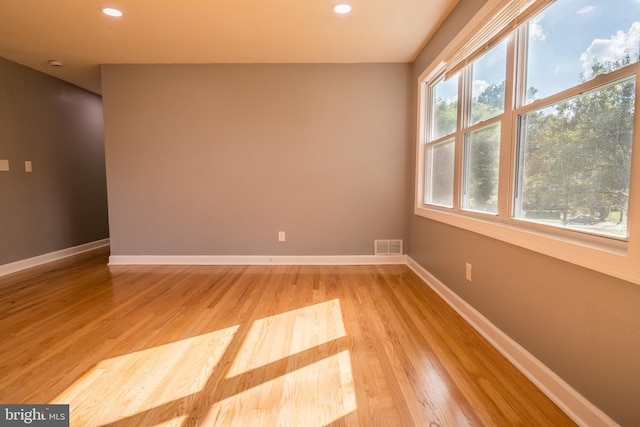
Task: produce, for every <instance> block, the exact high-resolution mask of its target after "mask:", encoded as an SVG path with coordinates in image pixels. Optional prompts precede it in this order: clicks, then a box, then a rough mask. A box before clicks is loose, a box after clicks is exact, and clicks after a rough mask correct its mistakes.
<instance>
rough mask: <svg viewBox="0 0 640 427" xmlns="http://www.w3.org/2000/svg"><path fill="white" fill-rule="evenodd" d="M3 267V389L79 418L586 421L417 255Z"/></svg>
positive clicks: (219, 422) (301, 422) (242, 422)
mask: <svg viewBox="0 0 640 427" xmlns="http://www.w3.org/2000/svg"><path fill="white" fill-rule="evenodd" d="M107 256H108V253H107V252H106V251H105V250H101V251H95V252H92V253H90V254H87V255H84V256H80V257H76V258H72V259H68V260H64V261H58V262H55V263H51V264H48V265H46V266H42V267H38V268H35V269H31V270H28V271H25V272H20V273H16V274H13V275H10V276H5V277H2V278H0V337H1V341H0V372H2V375H1V376H0V403H67V404H69V405H70V408H71V416H70V417H71V425H73V426H82V427H85V426H157V425H167V426H168V425H172V426H243V427H244V426H304V427H314V426H343V425H344V426H402V427H406V426H429V427H439V426H518V425H522V426H525V425H531V426H570V425H575V424H574V423H573V422H572V421H571V420H570V419H569V418H568V417H567V416H566V415H565V414H563V413H562V412H561V411H560V410H559V409H558V408H557V407H556V406H555V405H554V404H553V403H552V402H551V401H549V400H548V399H547V398H546V397H545V396H544V395H543V394H542V393H541V392H540V391H539V390H538V389H537V388H535V386H533V384H531V383H530V382H529V381H528V380H527V379H526V378H525V377H524V376H523V375H522V374H521V373H520V372H518V371H517V370H516V369H515V368H514V367H513V366H512V365H511V364H509V362H508V361H506V360H505V359H504V358H503V357H502V356H501V355H500V354H499V353H498V352H497V351H496V350H495V349H493V348H492V347H491V346H490V345H489V344H488V343H487V342H486V341H485V340H484V339H483V338H482V337H480V336H479V335H478V334H477V333H476V332H475V331H474V330H473V329H472V328H471V327H470V326H469V325H467V324H466V323H465V322H464V321H463V320H462V319H461V318H460V317H459V316H458V315H457V314H456V313H455V312H454V311H452V310H451V309H450V308H449V307H448V306H447V305H446V303H444V302H443V301H442V300H441V299H440V298H439V297H438V296H437V295H436V294H435V293H433V292H432V291H431V290H430V289H429V288H428V287H427V286H426V285H425V284H424V283H423V282H422V281H421V280H420V279H419V278H418V277H417V276H416V275H415V274H414V273H413V272H412V271H411V270H409V269H408V268H407V267H406V266H112V267H108V266H107V265H106V263H107Z"/></svg>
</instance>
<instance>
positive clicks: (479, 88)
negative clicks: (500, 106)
mask: <svg viewBox="0 0 640 427" xmlns="http://www.w3.org/2000/svg"><path fill="white" fill-rule="evenodd" d="M488 87H489V83H487V81H486V80H474V81H473V93H474V94H481V93H482V92H484V91H485V89H486V88H488Z"/></svg>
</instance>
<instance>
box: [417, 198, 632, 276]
mask: <svg viewBox="0 0 640 427" xmlns="http://www.w3.org/2000/svg"><path fill="white" fill-rule="evenodd" d="M414 213H415V214H416V215H418V216H421V217H424V218H428V219H431V220H434V221H438V222H442V223H445V224H448V225H451V226H454V227H458V228H461V229H464V230H468V231H472V232H474V233H478V234H481V235H484V236H487V237H491V238H493V239H496V240H500V241H503V242H506V243H510V244H512V245H515V246H519V247H522V248H525V249H528V250H531V251H534V252H538V253H541V254H544V255H547V256H550V257H553V258H557V259H559V260H562V261H566V262H569V263H572V264H575V265H578V266H581V267H585V268H588V269H591V270H595V271H597V272H600V273H604V274H607V275H610V276H613V277H617V278H619V279H623V280H627V281H630V282H633V283H636V284H640V262H639V261H640V260H639V261H635V262H634V257H633V253H634V252H633V251H632V250H630V249H631V248H630V247H627V246H626V245H625V246H624V247H616V246H610V245H607V244H597V243H591V242H585V241H583V240H581V239H577V238H573V239H572V238H567V237H564V236H556V235H554V234H551V233H543V232H540V231H537V230H531V229H528V228H525V227H520V226H518V225H515V224H511V223H509V224H507V223H502V222H499V220H497V219H496V220H495V221H491V220H487V219H483V218H479V217H476V216H474V217H472V216H467V215H462V214H458V213H453V212H446V211H444V210H440V209H434V208H427V207H422V206H417V207H416V208H415V211H414ZM602 240H603V241H604V240H608V239H606V238H602ZM620 246H621V245H620ZM629 246H630V244H629Z"/></svg>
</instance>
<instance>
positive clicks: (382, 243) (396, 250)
mask: <svg viewBox="0 0 640 427" xmlns="http://www.w3.org/2000/svg"><path fill="white" fill-rule="evenodd" d="M374 243H375V254H376V255H402V240H376V241H375V242H374Z"/></svg>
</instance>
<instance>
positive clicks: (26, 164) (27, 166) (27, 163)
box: [24, 160, 33, 172]
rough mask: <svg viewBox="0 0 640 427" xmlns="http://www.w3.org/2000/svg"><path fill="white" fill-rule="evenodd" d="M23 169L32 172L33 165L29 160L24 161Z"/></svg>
mask: <svg viewBox="0 0 640 427" xmlns="http://www.w3.org/2000/svg"><path fill="white" fill-rule="evenodd" d="M24 171H25V172H33V165H32V164H31V160H27V161H25V162H24Z"/></svg>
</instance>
